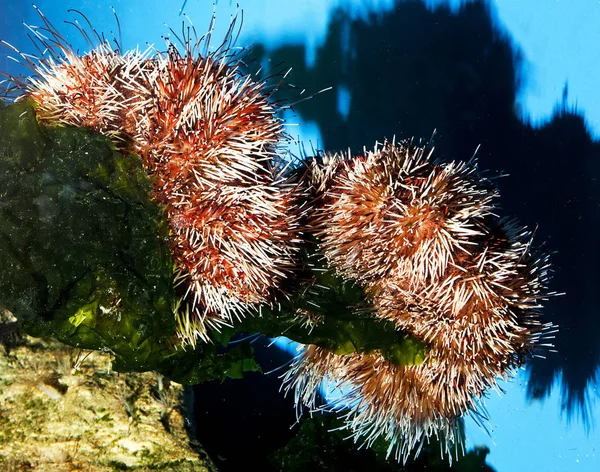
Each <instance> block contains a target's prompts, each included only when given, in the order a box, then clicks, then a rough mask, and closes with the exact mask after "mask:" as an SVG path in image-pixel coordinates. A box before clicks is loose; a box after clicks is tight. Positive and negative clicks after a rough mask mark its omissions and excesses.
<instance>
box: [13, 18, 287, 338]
mask: <svg viewBox="0 0 600 472" xmlns="http://www.w3.org/2000/svg"><path fill="white" fill-rule="evenodd" d="M40 15H41V13H40ZM41 16H42V19H43V21H44V24H45V26H44V27H42V28H41V31H43V32H44V33H46V34H49V35H50V36H51V38H52V40H51V41H50V40H48V39H47V38H46V37H45V36H44V34H42V33H41V32H40V33H38V29H35V28H32V31H33V32H34V34H35V35H36V40H37V41H39V42H40V43H41V44H42V45H43V46H44V48H46V50H47V51H49V53H48V56H46V57H41V58H37V60H32V59H31V58H30V57H29V56H26V55H22V57H23V58H24V59H25V61H26V62H27V63H28V65H29V66H30V68H31V69H32V71H33V72H34V74H35V75H34V77H32V78H29V79H28V80H27V81H26V82H21V83H18V84H17V87H18V88H20V89H21V90H22V92H23V97H28V98H31V99H33V100H34V101H35V102H36V103H37V113H38V116H39V117H40V119H41V120H44V121H46V122H47V123H49V124H65V125H75V126H86V127H90V128H92V129H94V130H96V131H99V132H101V133H104V134H105V135H107V136H109V137H110V138H111V139H113V141H114V142H115V144H116V145H118V147H119V148H120V149H123V150H124V151H127V152H135V153H137V154H139V155H140V156H141V157H142V161H143V164H144V166H145V168H146V169H147V171H148V172H149V173H150V174H151V176H152V179H153V183H154V189H153V192H152V198H153V199H154V200H155V201H157V202H158V203H160V204H162V205H164V207H165V209H166V212H167V216H168V220H169V223H170V229H171V234H170V241H171V247H172V253H173V257H174V259H175V263H176V273H177V285H178V286H179V287H180V290H181V294H182V300H181V302H180V305H179V306H178V307H177V311H178V320H179V326H180V333H179V334H180V336H181V337H182V340H183V341H184V342H189V343H192V344H193V343H195V341H196V339H197V338H198V337H202V338H205V337H206V325H207V324H208V325H213V326H218V325H219V324H222V323H224V324H230V323H231V322H232V320H233V319H234V318H236V317H237V318H239V317H240V316H242V315H243V313H244V312H245V311H246V310H247V309H248V308H249V307H251V306H254V305H257V304H260V303H265V302H268V301H269V300H270V299H271V296H272V295H273V293H274V292H275V291H276V290H277V288H278V286H279V282H280V281H281V280H282V278H284V277H286V276H287V275H288V274H289V273H290V272H291V270H292V269H293V266H294V264H293V260H292V259H293V254H294V252H295V250H296V243H297V242H298V223H297V220H298V217H297V216H296V212H295V211H293V210H292V208H293V206H294V205H295V204H296V200H297V193H298V188H297V187H296V186H295V185H292V184H291V183H290V182H288V181H287V180H286V178H285V177H284V176H283V172H282V167H283V166H282V165H281V164H280V159H279V157H278V153H279V151H280V145H281V141H282V140H284V139H286V138H285V135H284V133H283V126H282V122H281V120H280V119H279V118H278V117H277V112H278V108H277V106H276V104H274V103H273V102H272V101H271V100H270V95H267V94H266V93H265V91H264V88H265V84H264V83H263V82H260V81H255V80H253V79H252V78H251V77H249V76H247V75H244V74H243V73H242V72H241V71H240V64H241V62H240V60H239V58H237V57H236V56H235V54H233V53H232V51H231V49H230V48H229V46H230V45H231V36H232V34H233V32H234V27H233V25H234V23H235V20H234V23H232V26H231V28H230V30H229V33H228V36H227V37H226V39H225V41H224V42H223V44H222V45H221V47H219V48H218V49H217V50H216V52H213V53H210V54H208V53H207V52H204V53H201V52H200V45H201V44H202V42H201V41H198V40H197V39H196V38H192V37H190V36H187V37H185V36H184V44H183V49H184V51H183V53H181V52H180V51H179V50H178V49H177V48H176V47H175V46H174V45H173V44H171V43H169V42H167V45H168V51H167V53H164V54H163V53H152V51H151V50H148V51H146V52H145V53H139V52H128V53H125V54H122V53H121V52H120V50H119V48H118V47H117V49H116V50H115V49H113V48H112V47H111V46H110V44H109V43H108V42H107V41H102V42H101V44H99V45H98V46H97V47H96V48H95V49H93V50H92V51H90V52H88V53H86V54H84V55H78V54H76V53H75V51H73V49H72V48H71V47H70V46H69V45H68V44H67V43H66V42H65V41H64V39H63V38H62V37H61V36H60V34H59V33H58V32H57V31H56V30H55V29H54V28H53V27H52V26H51V25H50V23H49V22H48V20H46V19H45V17H44V16H43V15H41ZM84 34H85V33H84ZM96 37H98V36H97V35H96ZM205 46H207V45H205ZM42 49H43V48H42ZM205 49H206V50H208V48H207V47H205Z"/></svg>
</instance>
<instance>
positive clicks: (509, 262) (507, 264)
mask: <svg viewBox="0 0 600 472" xmlns="http://www.w3.org/2000/svg"><path fill="white" fill-rule="evenodd" d="M324 161H325V164H323V165H318V164H316V162H315V163H313V165H312V167H311V168H310V170H309V173H308V175H307V180H308V181H309V182H310V185H312V187H313V189H314V192H315V193H316V195H317V204H316V208H315V209H314V211H313V217H312V220H311V229H312V231H314V232H315V233H316V234H317V235H318V236H319V238H320V242H321V247H322V249H323V253H324V255H325V257H326V258H327V260H328V262H329V263H330V265H331V266H332V267H334V268H335V269H336V271H337V272H338V273H340V274H341V275H343V276H345V277H347V278H350V279H353V280H356V281H358V282H360V283H361V284H362V285H363V287H364V288H365V291H366V292H367V294H368V295H369V296H370V299H371V302H372V303H373V305H374V308H375V316H377V317H380V318H382V319H386V320H391V321H393V322H394V323H395V324H396V326H397V328H398V330H401V331H402V332H405V333H408V334H410V335H412V336H415V337H417V338H418V339H420V340H422V341H424V342H425V343H426V344H427V346H428V354H427V359H426V360H425V362H424V363H422V364H420V365H406V366H403V365H394V364H393V363H392V362H390V361H389V360H386V359H385V358H384V357H383V356H382V355H380V354H378V353H373V354H364V353H362V354H361V353H356V354H352V355H348V356H341V355H335V354H332V353H329V352H327V351H326V350H324V349H322V348H319V347H316V346H310V347H308V348H306V350H305V352H304V354H303V356H302V357H301V358H300V360H299V361H297V362H296V363H295V365H294V366H293V368H292V370H291V372H290V373H289V374H288V376H287V381H288V382H291V384H292V385H294V386H295V388H296V392H297V397H296V398H297V399H300V400H301V401H302V402H304V403H305V404H307V405H309V406H314V402H315V395H316V392H317V388H318V385H319V382H318V381H317V379H320V378H328V379H329V380H330V381H331V382H333V384H334V385H340V386H346V387H348V388H347V393H346V394H345V395H343V396H342V398H341V399H339V400H338V403H339V404H340V405H341V406H345V407H346V408H347V409H348V410H349V413H348V414H347V416H346V420H347V423H348V425H349V426H350V428H351V429H352V430H353V432H354V434H355V437H356V438H366V441H367V443H368V444H370V443H372V441H374V440H375V439H376V438H378V437H380V436H383V437H385V438H387V439H389V440H390V441H391V446H390V448H391V449H390V451H392V450H395V454H396V456H397V457H403V458H405V459H406V457H407V456H408V454H409V453H410V452H411V450H412V449H413V447H414V446H415V445H417V444H419V443H421V442H422V441H423V440H424V439H426V438H429V437H431V436H432V435H436V434H437V433H438V432H439V431H442V432H443V433H444V438H445V447H446V449H447V450H449V449H450V447H451V446H452V444H453V443H454V442H455V440H456V438H457V437H456V434H457V431H456V430H455V423H456V419H457V418H459V417H461V416H462V415H464V414H466V413H468V412H476V411H477V405H478V402H479V399H480V398H481V397H482V395H483V394H484V392H485V391H486V390H487V389H489V388H494V387H495V386H496V381H497V379H498V378H501V377H506V376H507V375H508V373H509V372H510V371H511V369H514V368H515V367H518V366H520V365H522V363H523V362H524V359H525V356H526V355H527V354H529V353H531V351H532V349H533V348H534V347H535V346H536V344H537V343H538V342H539V338H540V335H541V333H542V332H543V331H544V330H545V329H547V328H548V327H549V325H542V324H541V323H540V321H539V312H538V309H539V308H540V303H541V301H542V300H543V299H544V298H545V297H547V296H548V295H549V294H548V293H547V289H546V284H547V278H548V276H547V269H548V262H547V258H546V257H545V256H541V257H539V256H537V255H536V254H535V253H534V252H533V251H532V249H531V235H530V234H529V233H528V232H526V231H525V230H524V229H522V228H520V227H518V226H517V225H516V224H515V223H514V222H511V221H507V220H502V219H500V218H499V217H497V216H496V215H495V214H494V206H493V203H492V200H493V199H494V198H495V197H496V196H497V192H496V190H495V188H494V187H493V186H492V185H490V183H489V181H487V179H485V178H483V177H481V176H480V175H479V174H478V173H477V170H476V167H475V166H474V165H473V164H465V163H458V164H457V163H450V164H442V163H434V162H431V161H430V154H429V155H426V154H425V149H424V148H421V147H417V146H414V145H412V144H411V143H410V142H402V143H399V144H395V143H384V144H383V145H382V146H381V147H376V148H375V150H374V151H373V152H371V153H368V154H367V155H366V156H359V157H356V158H351V157H350V156H348V157H347V158H344V157H343V156H341V155H333V156H327V157H326V159H325V160H324Z"/></svg>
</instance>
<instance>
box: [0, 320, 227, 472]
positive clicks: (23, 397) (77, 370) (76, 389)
mask: <svg viewBox="0 0 600 472" xmlns="http://www.w3.org/2000/svg"><path fill="white" fill-rule="evenodd" d="M5 321H6V320H5ZM4 326H9V325H6V324H4ZM4 331H7V330H4ZM16 336H17V335H16V334H15V333H10V332H4V335H3V339H2V344H3V347H2V348H0V470H3V471H21V470H43V471H47V472H55V471H56V472H58V471H73V470H86V471H98V472H104V471H113V470H135V471H145V470H164V471H178V472H179V471H190V472H191V471H194V472H196V471H198V472H211V471H214V470H216V469H214V467H212V465H211V461H210V459H208V458H207V457H206V455H205V454H203V452H202V451H200V452H199V451H198V449H199V448H198V447H196V448H192V446H191V445H190V439H189V437H188V435H187V433H186V429H185V421H186V419H185V416H184V415H185V413H184V411H183V387H181V386H180V385H178V384H175V383H168V382H166V381H165V382H162V380H161V379H160V378H158V379H157V376H156V374H154V373H143V374H137V373H135V374H118V373H116V372H111V371H110V358H109V356H108V355H107V354H104V353H99V352H87V351H85V352H83V351H79V350H76V349H72V348H66V347H65V346H64V345H59V344H58V343H53V342H47V341H42V340H40V339H34V338H30V337H21V338H17V337H16ZM202 456H204V457H202Z"/></svg>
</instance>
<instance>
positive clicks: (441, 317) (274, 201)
mask: <svg viewBox="0 0 600 472" xmlns="http://www.w3.org/2000/svg"><path fill="white" fill-rule="evenodd" d="M40 16H41V19H42V22H43V25H42V26H39V27H31V31H32V32H33V34H34V41H35V42H37V43H38V45H39V50H40V51H45V53H44V54H43V55H41V56H40V57H33V56H31V55H28V54H21V53H19V54H20V55H21V58H22V60H23V61H24V62H25V63H26V65H27V66H28V67H29V69H30V70H31V74H32V75H31V76H30V77H18V78H11V83H12V85H11V87H10V89H9V90H8V91H7V95H6V97H7V98H6V100H5V102H6V104H5V105H2V106H1V108H0V180H1V182H0V184H1V192H2V193H1V195H0V202H1V203H2V205H1V206H0V212H1V213H0V220H1V221H2V222H1V225H2V226H1V227H0V231H1V236H2V238H1V239H0V260H1V261H2V264H3V268H4V270H3V271H2V274H1V275H0V305H1V306H3V307H4V308H6V309H7V310H9V311H10V312H11V313H12V314H13V315H14V316H15V317H16V318H17V319H18V320H19V323H20V324H21V325H22V327H23V329H24V330H25V331H27V332H28V333H30V334H33V335H36V336H40V337H44V336H48V337H55V338H56V339H58V340H60V341H62V342H65V343H67V344H70V345H74V346H79V347H81V348H86V349H99V350H105V351H108V352H110V353H111V354H112V356H113V358H114V367H115V368H116V369H117V370H138V371H144V370H157V371H159V372H161V373H162V374H164V375H165V376H167V377H169V378H171V379H173V380H176V381H179V382H183V383H188V384H192V383H197V382H201V381H205V380H211V379H220V380H222V379H223V378H225V377H239V376H241V375H243V373H244V372H246V371H249V370H260V367H259V366H258V365H257V363H256V362H255V360H254V358H253V352H252V348H251V346H250V344H249V343H245V342H236V343H234V344H230V340H231V338H232V337H234V336H236V335H240V334H242V333H245V334H248V333H260V334H263V335H266V336H269V337H276V336H280V335H285V336H287V337H289V338H290V339H292V340H295V341H298V342H300V343H302V344H303V345H304V346H303V348H302V350H301V352H300V354H299V355H298V357H297V359H296V360H295V361H294V363H293V364H292V365H291V367H290V369H289V371H288V373H287V374H286V375H285V378H284V382H285V385H286V388H287V390H293V391H294V394H295V398H296V403H297V405H298V406H302V405H306V406H308V407H310V408H312V409H314V410H318V409H330V408H336V409H339V411H340V414H341V415H342V417H343V419H344V422H345V426H346V427H348V428H349V429H350V431H351V433H352V435H353V436H354V437H355V439H356V440H357V441H364V442H366V444H367V445H369V446H370V445H372V444H374V443H375V442H376V441H381V440H385V441H386V444H387V454H388V455H389V454H392V455H394V456H395V457H396V459H404V460H406V458H407V457H408V456H409V455H410V454H411V452H413V451H414V449H415V448H416V447H420V446H422V445H423V443H424V442H425V441H426V440H429V439H430V438H437V439H436V440H439V443H440V444H441V446H442V449H443V450H444V451H446V452H452V451H455V447H457V446H458V445H460V444H461V442H462V435H461V434H460V428H459V427H458V420H459V419H460V418H461V417H463V416H464V415H465V414H473V415H476V416H479V415H481V412H480V409H479V404H480V400H481V398H482V396H483V395H484V394H485V392H486V391H487V390H488V389H490V388H495V387H496V381H497V379H499V378H505V377H507V376H509V375H510V374H511V372H513V370H514V369H515V368H517V367H519V366H521V365H523V363H524V362H525V361H526V359H527V357H528V356H529V355H531V354H532V353H533V352H534V350H535V349H536V348H537V347H539V346H542V345H543V342H542V340H543V338H544V335H545V334H547V333H548V332H550V331H551V329H552V326H551V325H550V324H548V323H544V322H543V321H542V319H541V316H540V315H541V313H540V309H541V307H542V302H543V301H544V300H545V299H546V298H547V297H548V296H550V295H552V293H551V292H550V291H549V289H548V272H549V263H548V258H547V255H546V254H544V253H543V252H541V251H540V250H539V249H537V248H536V247H535V245H534V244H533V241H532V234H531V233H530V232H528V231H527V230H526V229H525V228H522V227H521V226H520V225H519V224H518V223H517V222H516V221H514V220H511V219H506V218H501V217H499V216H498V215H497V214H496V212H497V205H496V203H495V201H496V200H497V197H498V192H497V190H496V187H495V186H494V184H493V182H492V181H491V180H490V179H489V178H487V177H485V176H484V175H483V174H482V173H481V172H480V171H479V170H478V168H477V165H476V162H475V161H474V160H471V161H469V162H443V161H441V160H434V159H433V158H432V152H433V149H432V148H431V147H429V146H427V145H425V146H422V145H420V144H416V143H414V142H413V141H411V140H404V141H398V142H395V141H392V142H388V141H385V142H383V143H382V144H376V145H375V148H374V149H373V150H372V151H369V152H367V151H366V150H365V152H364V153H363V154H362V155H358V156H352V155H343V154H339V153H325V154H323V155H319V156H316V157H314V158H306V159H301V160H298V161H294V160H290V159H287V160H286V159H285V145H286V142H287V140H288V137H287V136H286V134H285V133H284V132H283V123H282V121H281V119H280V118H279V117H278V115H277V113H278V112H279V111H280V110H281V105H280V104H278V103H277V102H276V101H274V100H273V98H272V94H273V93H274V92H273V91H272V90H271V91H268V90H269V89H268V84H267V83H266V82H263V81H260V80H258V79H256V77H255V76H250V75H247V74H246V73H244V67H243V62H242V57H240V56H239V54H238V53H236V52H235V51H234V50H233V49H232V45H233V38H234V37H235V33H236V26H235V25H236V23H235V20H234V21H233V22H232V24H231V27H230V30H229V32H228V33H227V35H226V38H225V40H224V41H223V43H222V44H221V45H220V46H219V47H217V48H216V49H215V50H214V51H213V52H209V47H208V45H209V40H210V36H211V33H212V24H211V27H210V30H209V33H208V35H207V36H206V37H205V38H204V39H198V38H197V36H196V34H195V31H194V30H193V29H185V28H184V29H183V31H182V37H181V39H180V40H181V43H182V46H181V47H179V48H178V47H177V46H175V45H174V44H172V43H170V42H167V51H166V52H165V53H161V52H158V51H155V50H153V49H149V50H147V51H145V52H139V51H134V52H123V51H121V50H120V47H119V46H118V43H117V46H116V47H114V46H112V45H111V43H109V42H108V41H107V40H104V39H103V37H102V36H100V35H98V34H97V33H96V32H94V31H92V32H90V33H88V32H86V31H84V30H83V29H82V34H84V36H85V37H86V38H88V39H89V38H91V37H96V38H97V43H98V44H97V45H96V47H95V48H93V49H92V50H91V51H89V52H87V53H85V54H83V55H79V54H77V53H76V52H75V50H74V49H73V48H72V47H71V46H70V45H69V44H67V43H66V41H65V40H64V39H63V38H62V36H61V35H60V32H59V31H58V30H56V28H55V27H54V26H53V25H52V24H50V22H49V21H48V20H47V19H46V18H45V17H44V16H43V15H41V13H40ZM17 52H18V51H17ZM275 90H276V88H275ZM8 99H11V100H12V101H14V102H15V103H14V104H8V101H9V100H8ZM323 380H328V381H329V382H330V383H332V384H333V385H334V386H335V387H336V388H339V390H340V391H341V392H342V394H341V397H340V398H338V399H337V400H336V404H335V405H333V406H332V405H320V404H319V402H318V400H317V391H318V387H319V386H320V385H321V382H322V381H323ZM378 444H379V443H378Z"/></svg>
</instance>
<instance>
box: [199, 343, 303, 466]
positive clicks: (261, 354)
mask: <svg viewBox="0 0 600 472" xmlns="http://www.w3.org/2000/svg"><path fill="white" fill-rule="evenodd" d="M268 344H269V340H268V339H266V338H258V339H257V340H256V341H255V342H254V343H253V347H254V349H255V352H256V357H257V360H258V362H259V363H260V365H261V366H262V368H263V370H264V371H265V372H267V371H269V370H273V369H277V368H278V367H281V366H284V365H287V364H288V362H289V360H290V355H288V354H287V353H285V352H283V351H281V350H279V349H277V348H275V347H272V348H268ZM284 372H285V369H283V370H281V369H280V370H278V371H277V372H274V373H273V374H270V375H263V374H260V373H254V372H251V373H248V374H245V376H244V378H243V379H239V380H237V379H236V380H231V379H228V380H226V381H225V382H223V383H221V382H207V383H204V384H200V385H196V386H195V387H194V394H195V401H194V405H195V418H196V424H197V434H198V437H197V439H198V441H199V442H200V444H202V446H203V447H204V448H205V449H206V451H207V452H208V454H209V455H210V456H211V458H212V460H213V461H214V462H215V464H216V465H217V467H218V468H219V470H220V471H223V472H227V471H239V470H260V471H270V470H273V469H272V468H271V465H270V464H269V461H268V455H269V454H271V453H273V452H275V451H276V450H277V449H279V448H281V447H283V446H285V444H286V443H287V442H288V441H289V440H290V439H291V438H292V437H293V436H294V434H296V429H294V430H292V429H291V427H292V425H294V423H295V422H296V410H295V407H294V399H293V395H288V396H287V397H284V395H283V393H281V392H280V391H279V389H280V387H281V379H279V377H278V376H279V375H281V374H282V373H284Z"/></svg>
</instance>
